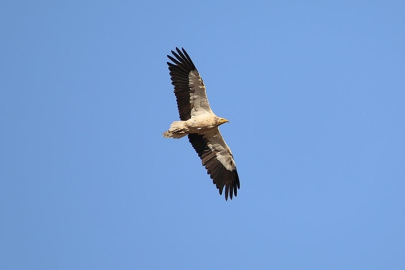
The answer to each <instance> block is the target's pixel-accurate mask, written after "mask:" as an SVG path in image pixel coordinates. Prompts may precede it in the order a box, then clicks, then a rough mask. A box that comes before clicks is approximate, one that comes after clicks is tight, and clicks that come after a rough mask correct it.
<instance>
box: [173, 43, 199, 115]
mask: <svg viewBox="0 0 405 270" xmlns="http://www.w3.org/2000/svg"><path fill="white" fill-rule="evenodd" d="M176 51H177V53H176V52H174V51H171V52H172V54H173V56H174V57H173V56H171V55H168V56H167V57H168V58H169V59H170V60H171V61H172V62H173V63H170V62H167V65H168V66H169V71H170V77H171V80H172V85H174V94H175V95H176V100H177V108H178V109H179V116H180V120H182V121H186V120H188V119H190V118H191V109H192V107H191V103H190V87H189V74H190V72H191V71H193V70H195V71H197V69H196V67H195V66H194V63H193V61H192V60H191V58H190V56H189V55H188V54H187V52H186V50H184V48H182V50H180V49H179V48H176Z"/></svg>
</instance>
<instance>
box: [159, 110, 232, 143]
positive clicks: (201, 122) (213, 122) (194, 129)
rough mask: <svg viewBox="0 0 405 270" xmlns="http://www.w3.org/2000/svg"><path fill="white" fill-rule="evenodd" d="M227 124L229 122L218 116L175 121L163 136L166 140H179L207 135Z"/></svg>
mask: <svg viewBox="0 0 405 270" xmlns="http://www.w3.org/2000/svg"><path fill="white" fill-rule="evenodd" d="M226 122H228V120H226V119H225V118H221V117H218V116H216V115H212V116H211V117H205V116H204V115H203V116H200V117H198V116H197V117H193V118H190V119H188V120H187V121H174V122H173V123H172V124H171V125H170V128H169V130H168V131H166V132H165V133H163V136H164V137H165V138H175V139H179V138H181V137H184V136H186V135H187V134H191V133H197V134H205V133H207V132H209V131H211V130H212V129H215V128H216V127H218V126H219V125H222V124H224V123H226Z"/></svg>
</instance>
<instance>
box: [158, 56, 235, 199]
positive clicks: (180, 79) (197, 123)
mask: <svg viewBox="0 0 405 270" xmlns="http://www.w3.org/2000/svg"><path fill="white" fill-rule="evenodd" d="M176 51H177V53H176V52H174V51H172V54H173V56H174V57H175V58H174V57H172V56H170V55H168V58H169V59H170V60H171V61H172V62H173V63H170V62H168V63H167V64H168V65H169V70H170V76H171V79H172V84H173V85H174V93H175V95H176V99H177V106H178V109H179V115H180V120H181V121H174V122H173V123H172V124H171V126H170V128H169V130H167V131H166V132H165V133H163V136H164V137H165V138H175V139H179V138H182V137H184V136H186V135H188V139H189V141H190V143H191V144H192V146H193V148H194V149H195V151H196V152H197V154H198V156H199V157H200V158H201V160H202V164H203V166H205V168H206V169H207V172H208V174H210V176H211V178H212V179H213V182H214V184H216V186H217V188H218V190H219V193H220V194H222V191H223V188H224V187H225V199H228V196H229V197H230V198H231V199H232V196H233V195H235V196H236V195H237V190H238V189H239V188H240V182H239V176H238V173H237V170H236V166H235V161H234V160H233V155H232V152H231V150H230V149H229V147H228V145H227V144H226V143H225V141H224V140H223V138H222V136H221V133H220V132H219V129H218V127H219V126H220V125H222V124H224V123H226V122H229V121H228V120H226V119H225V118H221V117H218V116H216V115H215V114H214V112H213V111H212V110H211V107H210V105H209V102H208V98H207V94H206V91H205V85H204V83H203V80H202V79H201V77H200V74H199V73H198V71H197V69H196V68H195V66H194V63H193V62H192V61H191V59H190V57H189V56H188V54H187V52H186V51H185V50H184V49H183V50H182V51H181V50H179V49H178V48H176Z"/></svg>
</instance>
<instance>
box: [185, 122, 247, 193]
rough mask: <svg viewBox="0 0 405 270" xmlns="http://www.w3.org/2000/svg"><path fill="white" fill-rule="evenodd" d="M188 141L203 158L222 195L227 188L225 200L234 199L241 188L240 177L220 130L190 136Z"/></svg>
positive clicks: (203, 162)
mask: <svg viewBox="0 0 405 270" xmlns="http://www.w3.org/2000/svg"><path fill="white" fill-rule="evenodd" d="M188 139H189V141H190V143H191V144H192V145H193V148H194V149H195V151H196V152H197V154H198V156H199V157H200V158H201V161H202V164H203V166H205V168H206V169H207V173H208V174H209V175H210V176H211V179H212V180H213V182H214V184H215V185H216V186H217V189H218V190H219V194H221V195H222V191H223V189H224V187H225V199H226V200H228V197H230V198H231V199H232V196H233V195H235V197H236V196H237V194H238V189H239V188H240V182H239V176H238V172H237V170H236V166H235V161H234V159H233V156H232V152H231V149H229V147H228V145H227V144H226V143H225V141H224V139H223V138H222V136H221V133H220V132H219V129H218V128H215V129H213V130H210V131H209V132H207V133H205V134H201V135H200V134H189V135H188Z"/></svg>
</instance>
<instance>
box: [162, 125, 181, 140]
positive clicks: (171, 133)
mask: <svg viewBox="0 0 405 270" xmlns="http://www.w3.org/2000/svg"><path fill="white" fill-rule="evenodd" d="M186 135H187V128H186V127H185V125H184V121H174V122H173V123H172V124H171V125H170V128H169V130H168V131H166V132H165V133H163V137H165V138H174V139H180V138H182V137H184V136H186Z"/></svg>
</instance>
